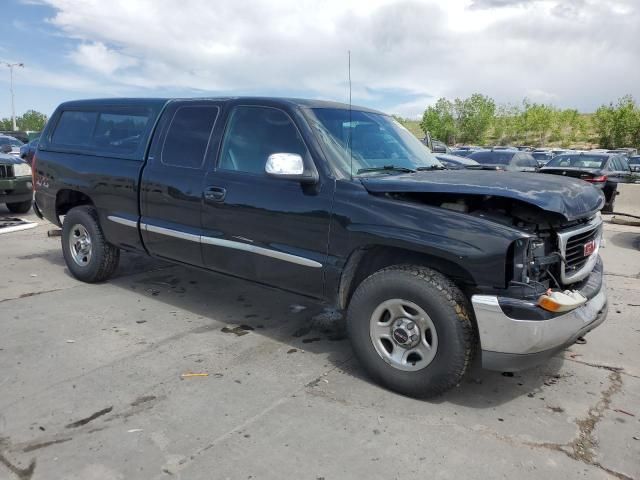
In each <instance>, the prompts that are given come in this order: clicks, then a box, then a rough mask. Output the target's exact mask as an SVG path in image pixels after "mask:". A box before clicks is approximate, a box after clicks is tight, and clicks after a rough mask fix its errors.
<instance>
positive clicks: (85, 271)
mask: <svg viewBox="0 0 640 480" xmlns="http://www.w3.org/2000/svg"><path fill="white" fill-rule="evenodd" d="M62 253H63V255H64V260H65V262H66V264H67V267H68V268H69V271H70V272H71V273H72V274H73V276H74V277H76V278H77V279H78V280H82V281H83V282H89V283H95V282H101V281H103V280H106V279H108V278H109V277H110V276H111V275H113V272H115V270H116V268H118V262H119V260H120V250H119V249H118V248H117V247H115V246H113V245H111V244H110V243H108V242H107V241H106V240H105V238H104V235H103V233H102V229H101V228H100V224H99V222H98V213H97V212H96V210H95V209H94V208H93V207H90V206H80V207H75V208H73V209H71V210H70V211H69V212H68V213H67V215H66V216H65V218H64V224H63V226H62Z"/></svg>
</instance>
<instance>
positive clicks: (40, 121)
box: [16, 110, 47, 131]
mask: <svg viewBox="0 0 640 480" xmlns="http://www.w3.org/2000/svg"><path fill="white" fill-rule="evenodd" d="M16 123H17V125H18V129H20V130H33V131H40V130H42V129H43V128H44V126H45V124H46V123H47V116H46V115H45V114H44V113H40V112H37V111H35V110H27V111H26V112H25V113H24V114H23V115H21V116H20V117H17V118H16Z"/></svg>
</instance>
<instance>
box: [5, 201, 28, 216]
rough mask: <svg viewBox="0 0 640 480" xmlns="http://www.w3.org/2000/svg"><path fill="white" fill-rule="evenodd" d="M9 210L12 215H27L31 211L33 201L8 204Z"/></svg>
mask: <svg viewBox="0 0 640 480" xmlns="http://www.w3.org/2000/svg"><path fill="white" fill-rule="evenodd" d="M7 208H8V209H9V211H10V212H11V213H27V212H28V211H29V210H31V200H25V201H24V202H13V203H7Z"/></svg>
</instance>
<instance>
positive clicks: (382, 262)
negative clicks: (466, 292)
mask: <svg viewBox="0 0 640 480" xmlns="http://www.w3.org/2000/svg"><path fill="white" fill-rule="evenodd" d="M401 264H409V265H419V266H423V267H428V268H432V269H433V270H436V271H438V272H440V273H442V274H443V275H445V276H446V277H448V278H449V279H451V280H452V281H453V282H454V283H455V284H456V285H458V286H459V287H461V289H463V288H462V287H464V286H472V285H475V281H474V279H473V276H472V275H471V273H470V272H469V271H468V270H467V269H465V268H464V267H463V266H461V265H459V264H457V263H455V262H453V261H451V260H449V259H446V258H443V257H441V256H439V255H436V254H434V253H430V252H421V251H416V250H409V249H405V248H401V247H391V246H386V245H369V246H366V247H360V248H358V249H356V250H355V251H353V252H352V253H351V255H350V256H349V258H348V260H347V263H346V265H345V267H344V269H343V271H342V275H341V277H340V284H339V287H338V293H337V299H336V304H337V306H338V308H340V309H345V308H347V306H348V305H349V302H350V301H351V297H352V296H353V292H354V291H355V289H356V288H357V287H358V285H359V284H360V283H361V282H362V281H363V280H364V279H365V278H367V277H368V276H369V275H372V274H373V273H375V272H377V271H379V270H382V269H383V268H386V267H390V266H392V265H401Z"/></svg>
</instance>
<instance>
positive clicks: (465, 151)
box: [450, 146, 485, 157]
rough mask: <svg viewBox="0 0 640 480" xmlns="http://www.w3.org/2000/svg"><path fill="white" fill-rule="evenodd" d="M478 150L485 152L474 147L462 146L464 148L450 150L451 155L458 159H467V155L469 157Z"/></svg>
mask: <svg viewBox="0 0 640 480" xmlns="http://www.w3.org/2000/svg"><path fill="white" fill-rule="evenodd" d="M480 150H485V149H484V148H482V147H475V146H469V147H467V146H464V147H456V148H453V149H451V152H450V153H451V155H457V156H459V157H468V156H469V155H471V154H472V153H473V152H478V151H480Z"/></svg>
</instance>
